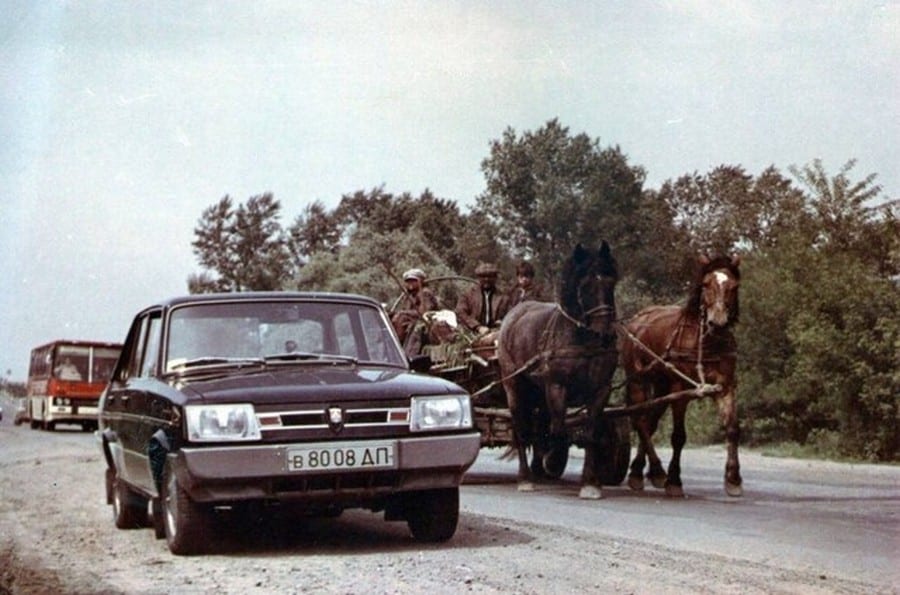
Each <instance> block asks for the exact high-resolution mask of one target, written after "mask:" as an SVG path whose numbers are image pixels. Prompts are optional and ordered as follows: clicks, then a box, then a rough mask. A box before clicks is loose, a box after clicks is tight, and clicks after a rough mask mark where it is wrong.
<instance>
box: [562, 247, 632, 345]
mask: <svg viewBox="0 0 900 595" xmlns="http://www.w3.org/2000/svg"><path fill="white" fill-rule="evenodd" d="M618 280H619V273H618V267H617V265H616V260H615V258H613V256H612V253H611V251H610V248H609V244H607V243H606V241H604V242H603V243H602V244H601V246H600V249H599V250H598V251H597V252H596V253H593V252H591V251H590V250H587V249H585V248H584V247H583V246H582V245H581V244H578V245H577V246H576V247H575V250H574V252H573V253H572V256H571V257H570V258H569V259H568V260H567V261H566V263H565V266H564V267H563V275H562V279H561V281H560V292H559V295H560V307H561V308H562V310H563V312H564V313H565V314H566V316H567V317H569V318H570V319H572V320H573V321H575V323H576V324H577V325H578V326H579V327H582V328H587V329H589V330H591V331H592V332H594V333H596V334H598V335H601V336H603V337H604V338H606V339H608V338H611V337H613V338H614V335H615V331H614V328H613V324H614V322H615V320H616V301H615V286H616V282H617V281H618Z"/></svg>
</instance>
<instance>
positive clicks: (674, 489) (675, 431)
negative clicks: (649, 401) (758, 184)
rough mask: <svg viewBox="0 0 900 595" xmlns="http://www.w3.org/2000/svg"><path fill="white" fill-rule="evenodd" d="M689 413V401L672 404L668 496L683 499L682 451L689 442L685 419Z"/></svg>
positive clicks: (666, 484) (667, 482)
mask: <svg viewBox="0 0 900 595" xmlns="http://www.w3.org/2000/svg"><path fill="white" fill-rule="evenodd" d="M686 412H687V401H678V402H676V403H673V404H672V439H671V441H672V460H670V461H669V476H668V478H666V483H665V486H666V496H671V497H673V498H683V497H684V488H683V487H682V485H681V451H682V449H684V444H685V442H687V432H686V430H685V427H684V417H685V413H686Z"/></svg>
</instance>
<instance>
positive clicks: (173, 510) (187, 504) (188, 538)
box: [162, 467, 212, 556]
mask: <svg viewBox="0 0 900 595" xmlns="http://www.w3.org/2000/svg"><path fill="white" fill-rule="evenodd" d="M164 485H165V490H164V493H163V498H162V511H163V521H164V523H165V532H166V543H167V544H168V546H169V551H171V552H172V553H173V554H175V555H178V556H190V555H193V554H202V553H203V547H204V545H205V544H206V543H207V541H206V538H207V537H208V536H207V530H208V528H209V527H210V525H211V523H212V509H210V508H208V507H206V506H203V505H202V504H199V503H197V502H194V501H193V500H191V498H190V496H188V493H187V492H186V491H185V490H184V488H182V487H181V485H180V484H179V483H178V477H176V475H175V472H174V471H173V470H172V468H171V467H168V468H167V469H166V474H165V484H164Z"/></svg>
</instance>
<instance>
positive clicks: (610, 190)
mask: <svg viewBox="0 0 900 595" xmlns="http://www.w3.org/2000/svg"><path fill="white" fill-rule="evenodd" d="M481 168H482V171H483V172H484V174H485V178H486V181H487V188H486V190H485V192H484V193H483V194H482V195H481V196H479V197H478V208H479V210H480V211H482V212H483V213H484V214H485V216H486V217H488V218H489V219H490V221H491V222H492V223H493V224H494V225H495V226H496V228H497V230H498V238H499V239H500V240H501V241H502V242H504V243H505V244H506V245H507V246H509V247H510V250H511V252H512V253H513V254H514V255H515V256H518V257H527V258H531V259H533V260H534V262H535V263H536V267H537V269H538V270H539V271H542V272H543V274H544V277H545V281H546V282H548V283H555V281H556V279H557V277H558V275H559V271H560V270H561V268H562V263H563V261H564V260H565V258H566V257H567V256H568V255H569V254H570V252H571V250H572V248H573V247H574V246H575V245H576V244H577V243H579V242H581V243H583V244H584V245H587V246H599V244H600V241H601V240H602V239H606V240H607V241H609V242H610V243H611V245H612V246H613V247H614V250H615V254H616V256H617V258H621V257H622V256H623V255H627V253H628V251H629V250H632V249H634V248H635V246H634V245H633V244H631V243H630V241H629V239H630V238H631V237H632V236H633V231H634V227H635V225H634V223H635V221H636V219H637V213H636V209H637V207H638V205H639V204H640V201H641V186H642V184H643V181H644V172H643V170H642V169H640V168H636V167H631V166H629V165H628V163H627V160H626V157H625V155H623V154H622V152H621V151H620V150H619V148H618V147H615V148H606V149H601V148H600V147H599V143H598V141H595V140H592V139H591V138H589V137H588V136H587V135H586V134H578V135H574V136H572V135H570V134H569V130H568V128H566V127H564V126H562V125H560V123H559V122H558V121H557V120H550V121H549V122H547V124H545V125H544V126H543V127H542V128H540V129H539V130H537V131H535V132H525V133H524V134H522V135H521V137H520V136H518V135H517V134H516V133H515V131H514V130H512V129H511V128H510V129H507V130H506V131H505V132H504V133H503V138H502V139H501V140H498V141H494V142H492V143H491V154H490V156H489V157H488V158H487V159H485V160H484V161H483V162H482V165H481ZM625 260H626V261H627V260H628V258H627V257H626V258H625Z"/></svg>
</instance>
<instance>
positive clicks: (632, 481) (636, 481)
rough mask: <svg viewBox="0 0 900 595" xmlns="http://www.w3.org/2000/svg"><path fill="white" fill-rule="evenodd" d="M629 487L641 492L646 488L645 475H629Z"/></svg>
mask: <svg viewBox="0 0 900 595" xmlns="http://www.w3.org/2000/svg"><path fill="white" fill-rule="evenodd" d="M628 487H629V488H631V489H632V490H634V491H635V492H640V491H642V490H643V489H644V478H643V477H629V478H628Z"/></svg>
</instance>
